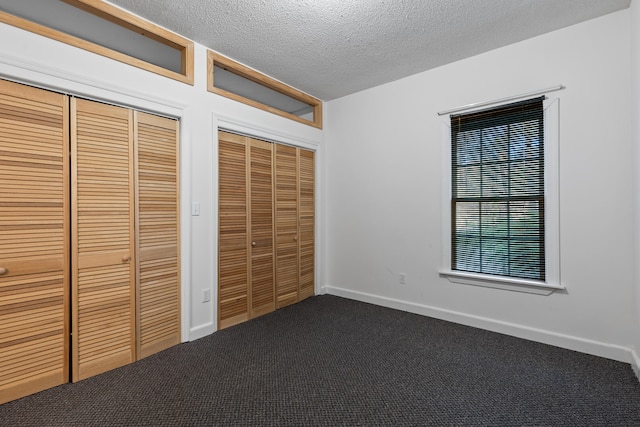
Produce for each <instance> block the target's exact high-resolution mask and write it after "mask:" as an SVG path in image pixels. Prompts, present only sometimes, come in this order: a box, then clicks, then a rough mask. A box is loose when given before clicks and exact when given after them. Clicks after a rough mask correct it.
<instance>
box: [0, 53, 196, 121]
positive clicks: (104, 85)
mask: <svg viewBox="0 0 640 427" xmlns="http://www.w3.org/2000/svg"><path fill="white" fill-rule="evenodd" d="M0 77H2V78H3V79H7V80H11V81H14V82H17V83H24V84H28V85H31V86H35V87H39V88H42V89H46V90H50V91H54V92H59V93H64V94H68V95H76V96H80V97H83V98H86V99H90V100H94V101H99V102H105V103H117V105H121V106H125V107H131V108H135V109H136V110H139V111H144V112H149V113H153V114H159V115H164V116H168V117H172V118H181V117H182V115H183V110H184V109H185V108H186V107H187V105H186V104H184V103H183V102H180V101H177V100H174V99H168V98H161V97H158V96H151V95H149V94H147V93H144V92H138V91H135V90H131V89H130V88H126V87H124V86H121V85H118V84H114V83H113V82H111V81H101V80H95V79H92V78H90V77H87V76H86V75H83V74H78V73H72V72H69V71H68V70H62V69H59V68H56V67H52V66H50V65H43V64H42V63H37V62H33V61H27V60H25V59H23V58H17V57H12V56H9V55H6V54H5V55H2V56H0Z"/></svg>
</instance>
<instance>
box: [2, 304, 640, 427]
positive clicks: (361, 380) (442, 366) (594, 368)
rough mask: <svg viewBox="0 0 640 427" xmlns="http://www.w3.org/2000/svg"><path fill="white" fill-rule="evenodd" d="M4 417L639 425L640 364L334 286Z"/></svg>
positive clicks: (105, 421)
mask: <svg viewBox="0 0 640 427" xmlns="http://www.w3.org/2000/svg"><path fill="white" fill-rule="evenodd" d="M0 425H1V426H214V425H216V426H217V425H220V426H242V425H252V426H260V425H274V426H307V425H309V426H338V425H360V426H467V425H469V426H520V425H536V426H640V383H639V382H638V380H637V379H636V377H635V376H634V374H633V372H632V369H631V367H630V365H628V364H625V363H621V362H616V361H612V360H608V359H603V358H599V357H595V356H589V355H586V354H581V353H577V352H573V351H569V350H564V349H560V348H557V347H552V346H548V345H544V344H539V343H535V342H530V341H526V340H521V339H518V338H513V337H508V336H505V335H501V334H496V333H492V332H487V331H483V330H479V329H474V328H470V327H466V326H461V325H457V324H453V323H448V322H444V321H440V320H435V319H431V318H427V317H422V316H418V315H413V314H409V313H405V312H402V311H396V310H391V309H387V308H382V307H378V306H374V305H370V304H364V303H360V302H355V301H351V300H347V299H342V298H338V297H333V296H319V297H313V298H310V299H308V300H306V301H303V302H301V303H299V304H296V305H294V306H290V307H287V308H285V309H282V310H278V311H276V312H274V313H272V314H269V315H266V316H263V317H260V318H258V319H255V320H252V321H250V322H247V323H244V324H241V325H238V326H235V327H231V328H228V329H225V330H223V331H220V332H217V333H215V334H213V335H211V336H208V337H206V338H202V339H200V340H197V341H194V342H191V343H185V344H181V345H179V346H176V347H173V348H171V349H169V350H166V351H164V352H161V353H159V354H156V355H154V356H151V357H148V358H146V359H144V360H141V361H139V362H137V363H134V364H131V365H128V366H125V367H122V368H119V369H116V370H113V371H110V372H107V373H105V374H102V375H98V376H96V377H93V378H90V379H87V380H84V381H81V382H79V383H76V384H66V385H63V386H59V387H55V388H53V389H50V390H47V391H44V392H41V393H37V394H35V395H32V396H29V397H26V398H23V399H19V400H16V401H13V402H9V403H7V404H4V405H1V406H0Z"/></svg>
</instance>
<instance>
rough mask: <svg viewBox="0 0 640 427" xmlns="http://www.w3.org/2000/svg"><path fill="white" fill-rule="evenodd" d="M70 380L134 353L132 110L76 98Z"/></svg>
mask: <svg viewBox="0 0 640 427" xmlns="http://www.w3.org/2000/svg"><path fill="white" fill-rule="evenodd" d="M71 110H72V113H71V117H72V127H71V142H72V145H71V147H72V148H71V150H72V165H73V166H72V218H73V232H72V233H73V238H72V270H73V277H72V283H73V349H74V351H73V361H72V368H73V380H74V381H78V380H81V379H84V378H87V377H89V376H92V375H95V374H98V373H101V372H104V371H107V370H109V369H113V368H116V367H118V366H122V365H125V364H127V363H131V362H133V361H134V360H135V359H136V355H135V287H134V274H135V270H134V267H135V263H134V261H135V260H134V258H133V257H134V186H133V120H132V116H133V112H132V111H131V110H128V109H125V108H121V107H115V106H111V105H105V104H100V103H96V102H91V101H84V100H76V99H72V103H71Z"/></svg>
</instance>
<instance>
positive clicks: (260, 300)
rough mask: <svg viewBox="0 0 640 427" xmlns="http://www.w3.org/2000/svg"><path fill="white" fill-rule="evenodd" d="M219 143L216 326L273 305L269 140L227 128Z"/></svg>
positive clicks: (229, 322)
mask: <svg viewBox="0 0 640 427" xmlns="http://www.w3.org/2000/svg"><path fill="white" fill-rule="evenodd" d="M218 141H219V148H218V150H219V204H218V206H219V224H218V226H219V240H218V242H219V248H218V250H219V263H218V265H219V274H218V325H219V327H220V328H225V327H227V326H231V325H235V324H236V323H240V322H243V321H245V320H248V319H250V318H253V317H256V316H260V315H262V314H265V313H269V312H271V311H273V310H274V309H275V299H274V278H273V274H274V270H273V178H272V176H273V175H272V174H273V172H272V171H273V166H272V165H273V149H272V147H273V144H271V143H268V142H265V141H260V140H257V139H253V138H248V137H245V136H240V135H235V134H231V133H227V132H222V131H221V132H219V133H218Z"/></svg>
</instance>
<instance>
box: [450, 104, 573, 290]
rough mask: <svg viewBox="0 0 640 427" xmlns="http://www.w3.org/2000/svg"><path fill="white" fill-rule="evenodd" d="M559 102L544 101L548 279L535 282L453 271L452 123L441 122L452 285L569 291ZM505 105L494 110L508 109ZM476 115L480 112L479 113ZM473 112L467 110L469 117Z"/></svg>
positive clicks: (546, 273)
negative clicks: (564, 270)
mask: <svg viewBox="0 0 640 427" xmlns="http://www.w3.org/2000/svg"><path fill="white" fill-rule="evenodd" d="M559 103H560V100H559V98H554V99H548V98H547V99H545V100H544V101H543V120H544V215H545V279H544V280H532V279H520V278H514V277H508V276H497V275H491V274H485V273H470V272H464V271H458V270H453V269H452V253H451V250H452V242H451V227H452V223H451V220H452V213H451V206H452V203H451V201H452V183H451V144H452V142H451V120H450V116H448V115H447V116H445V117H443V118H442V119H441V122H440V128H441V143H442V159H441V164H442V203H441V206H442V238H441V239H442V243H441V247H442V261H441V268H440V271H439V274H440V276H441V277H444V278H446V279H448V280H449V281H450V282H453V283H459V284H465V285H473V286H483V287H489V288H496V289H504V290H509V291H517V292H526V293H533V294H540V295H549V294H551V293H553V292H555V291H558V290H563V289H565V287H564V285H562V283H561V280H560V209H559V208H560V201H559V200H560V199H559V196H560V194H559V183H560V182H559ZM508 104H509V103H501V104H496V105H493V106H492V108H495V107H500V106H505V105H508ZM476 111H479V109H478V110H476ZM470 112H473V110H467V111H465V113H470Z"/></svg>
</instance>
